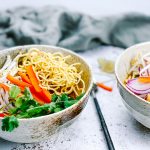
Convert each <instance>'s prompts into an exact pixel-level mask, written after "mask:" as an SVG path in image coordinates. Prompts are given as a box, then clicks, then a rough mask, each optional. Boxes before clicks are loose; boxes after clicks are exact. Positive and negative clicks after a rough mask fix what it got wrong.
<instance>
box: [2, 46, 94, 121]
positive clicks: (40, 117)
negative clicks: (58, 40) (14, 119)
mask: <svg viewBox="0 0 150 150" xmlns="http://www.w3.org/2000/svg"><path fill="white" fill-rule="evenodd" d="M32 47H35V48H42V47H43V48H52V49H56V50H62V51H64V52H68V53H69V54H72V55H74V56H75V57H78V58H80V59H81V60H82V61H83V62H84V63H85V64H86V65H87V66H88V68H89V73H90V76H91V80H90V84H89V87H88V89H87V91H86V92H85V94H84V96H83V97H82V98H81V99H80V100H79V101H78V102H77V103H75V104H73V105H72V106H70V107H68V108H66V109H64V110H62V111H59V112H56V113H53V114H49V115H44V116H39V117H33V118H22V119H19V118H18V121H32V120H38V119H43V118H46V117H55V116H57V115H60V114H63V113H65V112H66V111H69V110H71V109H72V108H73V107H77V106H78V104H79V103H81V102H82V101H83V100H84V99H85V98H86V97H87V96H88V95H89V94H90V91H91V90H92V87H93V74H92V69H91V68H92V67H91V65H90V64H88V63H87V61H86V60H85V58H83V57H82V56H80V55H79V54H77V53H75V52H73V51H72V50H69V49H66V48H62V47H58V46H53V45H38V44H31V45H22V46H15V47H11V48H6V49H2V50H1V51H0V54H3V52H4V51H5V52H6V51H7V52H11V51H13V50H14V51H15V50H17V49H21V48H32ZM2 119H3V118H2V117H0V120H2Z"/></svg>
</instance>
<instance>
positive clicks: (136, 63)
mask: <svg viewBox="0 0 150 150" xmlns="http://www.w3.org/2000/svg"><path fill="white" fill-rule="evenodd" d="M124 83H125V85H126V86H127V88H128V89H129V90H130V91H132V92H133V93H134V94H136V95H137V96H139V97H141V98H143V99H144V100H146V101H150V53H146V54H142V52H139V53H138V54H137V55H136V56H135V57H133V58H132V59H131V61H130V69H129V71H128V74H127V78H126V79H125V81H124Z"/></svg>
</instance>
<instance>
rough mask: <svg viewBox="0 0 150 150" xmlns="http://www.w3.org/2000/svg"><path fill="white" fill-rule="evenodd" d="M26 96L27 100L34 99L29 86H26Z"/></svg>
mask: <svg viewBox="0 0 150 150" xmlns="http://www.w3.org/2000/svg"><path fill="white" fill-rule="evenodd" d="M24 97H25V98H26V99H27V100H30V99H33V97H32V94H31V92H30V90H29V88H28V87H26V88H25V90H24Z"/></svg>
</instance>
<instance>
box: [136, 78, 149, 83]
mask: <svg viewBox="0 0 150 150" xmlns="http://www.w3.org/2000/svg"><path fill="white" fill-rule="evenodd" d="M138 81H139V82H141V83H149V82H150V77H139V78H138Z"/></svg>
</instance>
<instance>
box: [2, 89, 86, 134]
mask: <svg viewBox="0 0 150 150" xmlns="http://www.w3.org/2000/svg"><path fill="white" fill-rule="evenodd" d="M20 93H21V90H20V88H19V87H17V86H12V87H11V89H10V91H9V96H10V98H11V99H12V100H13V101H12V102H13V105H14V108H13V109H10V110H9V113H10V114H11V116H7V117H4V118H3V120H2V130H3V131H9V132H11V131H13V130H14V129H15V128H17V127H18V125H19V122H18V119H19V118H33V117H39V116H44V115H48V114H52V113H56V112H59V111H62V110H64V109H65V108H68V107H70V106H72V105H73V104H75V103H77V102H78V101H79V100H80V99H81V98H82V97H83V95H84V93H83V94H81V95H80V96H78V97H76V99H73V98H71V97H69V96H68V95H67V94H65V93H63V94H61V95H57V94H53V95H52V102H51V103H49V104H44V105H42V106H41V105H40V104H39V103H37V102H36V101H35V100H34V99H33V97H32V94H31V92H30V90H29V88H25V90H24V93H23V94H22V95H19V94H20Z"/></svg>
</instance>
